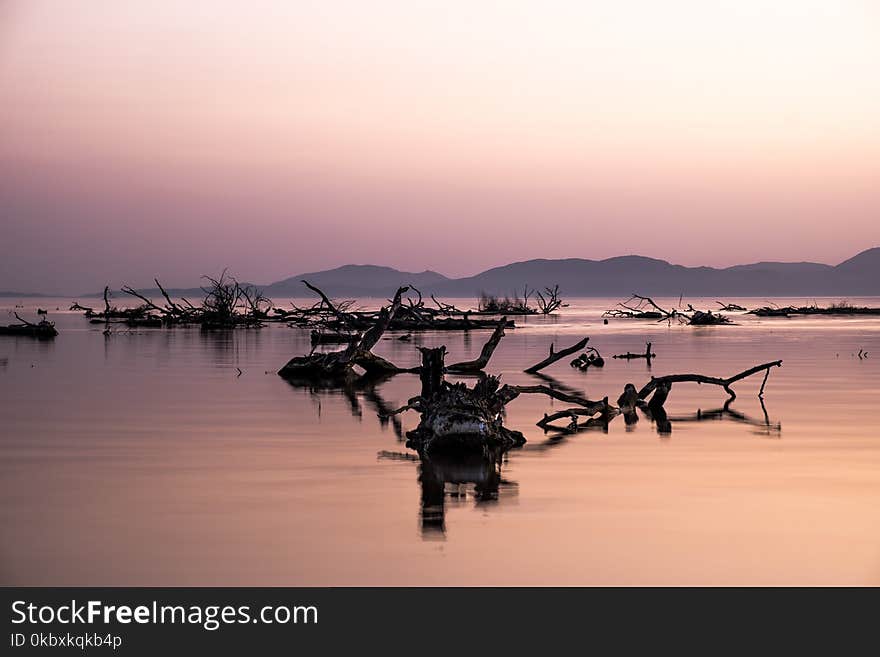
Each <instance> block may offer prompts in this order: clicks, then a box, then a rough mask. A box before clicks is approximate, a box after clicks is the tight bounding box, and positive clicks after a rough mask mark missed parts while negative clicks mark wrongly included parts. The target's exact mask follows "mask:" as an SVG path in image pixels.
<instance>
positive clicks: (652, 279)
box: [265, 247, 880, 298]
mask: <svg viewBox="0 0 880 657" xmlns="http://www.w3.org/2000/svg"><path fill="white" fill-rule="evenodd" d="M302 279H306V280H308V281H309V282H310V283H313V284H314V285H317V286H318V287H320V288H321V289H323V290H324V291H325V292H327V293H328V294H331V295H341V296H364V297H366V296H376V297H382V298H384V297H387V296H388V295H389V294H391V293H392V292H393V290H394V288H395V287H396V286H397V285H399V284H405V283H411V284H413V285H415V286H416V287H418V288H419V289H420V290H421V291H422V293H424V294H429V293H434V294H439V295H444V296H460V297H471V296H474V295H477V294H479V293H480V292H482V291H485V292H490V293H495V294H512V293H514V292H517V291H522V289H523V286H524V285H528V286H529V287H530V288H538V289H541V288H543V287H545V286H552V285H556V284H558V285H559V286H560V289H561V291H562V293H563V294H564V295H568V296H608V295H610V296H617V295H628V294H630V293H632V292H638V293H640V294H647V295H657V296H678V295H679V294H684V295H685V296H692V297H693V296H719V297H721V296H846V295H880V247H878V248H873V249H868V250H867V251H863V252H862V253H859V254H858V255H857V256H855V257H853V258H850V259H849V260H846V261H844V262H842V263H840V264H839V265H837V266H832V265H823V264H817V263H812V262H758V263H754V264H748V265H736V266H733V267H726V268H723V269H717V268H714V267H684V266H682V265H673V264H670V263H668V262H666V261H665V260H658V259H656V258H646V257H643V256H636V255H628V256H619V257H615V258H608V259H606V260H586V259H581V258H566V259H562V260H547V259H539V260H527V261H525V262H515V263H512V264H509V265H504V266H502V267H494V268H492V269H488V270H486V271H484V272H482V273H480V274H477V275H476V276H470V277H467V278H458V279H453V278H447V277H445V276H443V275H441V274H438V273H436V272H432V271H425V272H421V273H411V272H401V271H398V270H396V269H392V268H390V267H379V266H374V265H346V266H344V267H338V268H336V269H331V270H327V271H321V272H311V273H307V274H301V275H299V276H292V277H290V278H287V279H284V280H283V281H278V282H277V283H272V284H271V285H269V286H266V288H265V291H266V293H267V294H268V295H269V296H273V295H277V296H282V295H296V296H308V295H307V294H306V292H307V290H305V286H304V285H303V284H302V283H301V282H300V281H301V280H302Z"/></svg>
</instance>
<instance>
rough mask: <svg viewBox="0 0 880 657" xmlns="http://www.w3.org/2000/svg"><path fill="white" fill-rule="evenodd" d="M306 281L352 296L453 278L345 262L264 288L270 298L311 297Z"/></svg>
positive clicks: (382, 294)
mask: <svg viewBox="0 0 880 657" xmlns="http://www.w3.org/2000/svg"><path fill="white" fill-rule="evenodd" d="M303 280H307V281H308V282H309V283H311V284H312V285H316V286H317V287H319V288H321V289H322V290H324V291H325V292H327V293H328V294H339V295H346V296H353V297H368V296H380V297H386V296H388V295H390V294H394V291H395V290H396V289H397V288H398V286H400V285H406V284H412V285H415V286H416V287H417V288H419V289H420V290H428V289H436V288H437V286H439V285H441V284H444V283H447V282H449V281H450V279H448V278H446V277H445V276H444V275H443V274H438V273H437V272H435V271H423V272H420V273H413V272H403V271H398V270H397V269H392V268H391V267H380V266H378V265H344V266H342V267H337V268H336V269H328V270H327V271H318V272H309V273H307V274H300V275H299V276H291V277H290V278H285V279H284V280H283V281H278V282H276V283H272V284H270V285H267V286H266V287H265V288H263V290H264V292H265V293H266V294H267V295H269V296H270V297H271V296H272V295H273V294H275V295H288V296H290V295H293V296H310V295H311V293H310V292H309V290H308V289H306V287H305V285H303V283H302V281H303Z"/></svg>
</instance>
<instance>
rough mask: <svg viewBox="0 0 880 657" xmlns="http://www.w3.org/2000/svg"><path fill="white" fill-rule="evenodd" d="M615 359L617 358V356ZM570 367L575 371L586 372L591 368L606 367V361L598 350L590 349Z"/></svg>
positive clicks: (572, 362)
mask: <svg viewBox="0 0 880 657" xmlns="http://www.w3.org/2000/svg"><path fill="white" fill-rule="evenodd" d="M615 358H617V357H616V356H615ZM569 365H571V366H572V367H574V368H575V369H579V370H580V371H581V372H585V371H586V370H588V369H589V368H591V367H605V359H604V358H602V354H600V353H599V350H598V349H596V348H595V347H590V348H589V349H587V350H586V351H585V352H584V353H582V354H581V355H580V356H578V357H577V358H575V359H574V360H573V361H571V362H570V363H569Z"/></svg>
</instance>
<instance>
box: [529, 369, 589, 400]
mask: <svg viewBox="0 0 880 657" xmlns="http://www.w3.org/2000/svg"><path fill="white" fill-rule="evenodd" d="M532 376H533V377H535V378H536V379H540V380H541V381H543V382H544V383H546V384H547V387H549V388H552V389H553V390H559V391H560V392H564V393H567V394H569V395H579V394H580V392H579V391H578V390H577V389H576V388H573V387H571V386H570V385H568V384H566V383H563V382H562V381H560V380H559V379H557V378H555V377H552V376H550V375H549V374H544V373H543V372H535V373H534V374H532Z"/></svg>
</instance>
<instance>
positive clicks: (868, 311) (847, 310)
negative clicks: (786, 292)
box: [747, 301, 880, 317]
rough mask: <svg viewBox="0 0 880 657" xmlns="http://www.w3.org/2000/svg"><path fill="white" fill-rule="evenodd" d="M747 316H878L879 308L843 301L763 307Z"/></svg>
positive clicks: (751, 311) (879, 313)
mask: <svg viewBox="0 0 880 657" xmlns="http://www.w3.org/2000/svg"><path fill="white" fill-rule="evenodd" d="M747 314H749V315H755V316H756V317H791V316H792V315H842V316H848V315H880V308H871V307H868V306H853V305H852V304H849V303H846V302H844V301H842V302H840V303H835V304H831V305H830V306H827V307H821V306H818V305H815V304H813V305H809V306H784V307H779V306H763V307H761V308H755V309H753V310H750V311H748V313H747Z"/></svg>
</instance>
